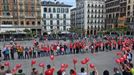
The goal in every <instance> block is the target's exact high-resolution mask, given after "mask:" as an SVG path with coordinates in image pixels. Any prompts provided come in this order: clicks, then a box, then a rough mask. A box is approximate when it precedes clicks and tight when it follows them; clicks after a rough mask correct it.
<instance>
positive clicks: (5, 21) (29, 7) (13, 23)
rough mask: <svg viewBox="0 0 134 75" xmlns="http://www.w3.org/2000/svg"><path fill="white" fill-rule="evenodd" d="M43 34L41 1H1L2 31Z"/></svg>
mask: <svg viewBox="0 0 134 75" xmlns="http://www.w3.org/2000/svg"><path fill="white" fill-rule="evenodd" d="M24 29H32V30H33V32H36V31H39V32H41V1H40V0H0V31H1V32H3V31H10V30H11V31H12V30H13V31H17V30H19V31H22V30H24Z"/></svg>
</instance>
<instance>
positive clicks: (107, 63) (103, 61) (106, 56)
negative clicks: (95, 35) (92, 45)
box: [0, 41, 134, 75]
mask: <svg viewBox="0 0 134 75" xmlns="http://www.w3.org/2000/svg"><path fill="white" fill-rule="evenodd" d="M53 42H54V41H51V42H49V43H53ZM5 43H9V42H5ZM18 43H21V44H22V45H24V46H32V41H23V42H18ZM3 44H4V43H2V42H1V43H0V47H1V48H2V46H3ZM116 52H119V50H113V51H109V52H98V53H95V54H94V55H93V54H91V53H85V54H75V55H73V54H71V55H63V56H62V55H61V56H55V61H54V63H55V68H56V71H55V74H54V75H57V74H56V73H57V70H59V69H60V65H61V64H62V63H63V64H68V65H69V67H68V69H67V75H69V70H70V69H72V68H73V62H72V58H73V56H76V57H77V58H78V63H77V65H76V69H77V73H78V72H80V68H81V67H85V68H86V65H82V64H81V60H83V59H84V58H86V57H89V58H90V62H89V64H90V63H93V64H95V66H96V68H97V70H98V71H99V75H103V71H104V70H105V69H107V70H109V72H110V75H112V74H113V73H114V72H113V68H114V67H119V66H118V65H117V64H116V63H115V59H116V58H117V56H116ZM132 53H133V54H134V51H133V52H132ZM16 58H17V54H16ZM35 60H36V61H37V64H36V65H35V66H34V67H35V68H37V69H38V71H39V72H41V71H42V69H41V68H40V67H39V66H38V65H39V63H40V62H44V63H45V64H46V65H47V64H51V65H52V62H51V61H50V58H49V57H41V58H36V59H35ZM2 62H4V61H2ZM10 62H11V68H13V67H14V66H15V64H18V63H19V64H22V69H23V71H24V73H26V75H30V72H31V59H23V60H19V59H16V60H10ZM133 63H134V61H133ZM45 70H46V67H45Z"/></svg>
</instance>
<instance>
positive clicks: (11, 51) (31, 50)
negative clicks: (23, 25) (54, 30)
mask: <svg viewBox="0 0 134 75" xmlns="http://www.w3.org/2000/svg"><path fill="white" fill-rule="evenodd" d="M111 50H120V52H118V53H117V56H118V57H119V58H122V57H123V59H117V60H116V63H117V64H118V65H119V66H120V67H119V68H118V67H115V68H114V69H113V71H114V72H115V74H114V75H134V67H133V64H132V59H133V55H132V54H133V53H132V52H133V50H134V38H128V37H126V36H120V37H114V38H113V37H112V36H106V37H105V38H104V37H101V38H100V37H98V38H93V39H92V40H89V38H83V39H81V40H73V41H70V42H64V43H61V42H59V41H57V42H54V43H52V44H50V43H48V44H46V43H42V42H39V41H36V40H33V46H30V47H28V46H25V47H24V46H23V45H21V44H18V43H16V42H11V43H10V44H8V45H4V47H3V49H2V50H1V54H0V55H1V57H2V56H3V58H4V60H10V59H13V60H15V59H30V58H38V57H44V56H51V55H66V54H80V53H89V52H91V53H96V52H99V51H111ZM15 53H17V56H18V58H15ZM113 60H114V59H113ZM4 67H5V66H4V65H2V64H1V65H0V75H6V74H7V75H8V74H9V75H10V74H13V75H25V73H23V70H22V69H18V70H17V71H18V72H16V71H15V72H14V71H13V70H11V69H10V68H8V69H7V70H6V71H5V70H4ZM43 68H44V67H43ZM90 68H91V69H92V71H89V69H86V68H84V67H82V68H81V70H80V71H81V72H80V73H77V72H76V70H75V68H74V69H71V70H70V72H69V75H100V74H99V73H98V71H97V68H96V66H92V67H91V66H90ZM66 69H67V67H61V68H60V70H59V71H58V72H56V73H57V75H66ZM54 74H55V67H54V66H53V67H51V65H47V70H44V69H43V72H42V73H41V74H39V73H38V70H37V69H36V68H34V67H32V72H31V75H54ZM103 75H110V74H109V71H108V70H105V71H104V72H103Z"/></svg>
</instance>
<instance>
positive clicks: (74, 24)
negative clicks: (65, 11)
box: [71, 8, 77, 28]
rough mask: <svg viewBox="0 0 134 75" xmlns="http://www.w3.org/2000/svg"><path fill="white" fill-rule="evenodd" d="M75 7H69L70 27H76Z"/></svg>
mask: <svg viewBox="0 0 134 75" xmlns="http://www.w3.org/2000/svg"><path fill="white" fill-rule="evenodd" d="M76 26H77V25H76V8H73V9H71V27H72V28H73V27H76Z"/></svg>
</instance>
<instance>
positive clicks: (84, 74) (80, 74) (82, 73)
mask: <svg viewBox="0 0 134 75" xmlns="http://www.w3.org/2000/svg"><path fill="white" fill-rule="evenodd" d="M78 75H87V72H85V69H84V68H83V67H82V68H81V73H78Z"/></svg>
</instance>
